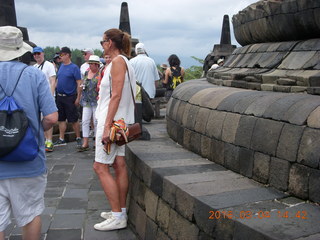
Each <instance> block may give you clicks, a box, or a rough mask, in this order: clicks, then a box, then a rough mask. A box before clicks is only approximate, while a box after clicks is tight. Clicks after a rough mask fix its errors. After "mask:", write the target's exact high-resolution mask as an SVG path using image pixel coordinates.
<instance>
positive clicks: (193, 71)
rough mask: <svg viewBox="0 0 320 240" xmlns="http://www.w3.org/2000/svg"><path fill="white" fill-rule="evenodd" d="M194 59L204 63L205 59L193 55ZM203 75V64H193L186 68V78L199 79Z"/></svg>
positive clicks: (186, 79)
mask: <svg viewBox="0 0 320 240" xmlns="http://www.w3.org/2000/svg"><path fill="white" fill-rule="evenodd" d="M191 57H192V58H193V59H194V60H196V61H198V62H199V63H200V64H202V65H203V63H204V60H203V59H200V58H197V57H195V56H191ZM201 75H202V66H191V67H189V68H187V69H186V70H185V75H184V80H185V81H188V80H191V79H199V78H200V77H201Z"/></svg>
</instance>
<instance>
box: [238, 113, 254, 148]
mask: <svg viewBox="0 0 320 240" xmlns="http://www.w3.org/2000/svg"><path fill="white" fill-rule="evenodd" d="M256 121H257V118H255V117H251V116H241V118H240V120H239V124H238V129H237V133H236V136H235V141H234V142H235V144H236V145H238V146H242V147H246V148H250V146H251V138H252V134H253V129H254V126H255V124H256Z"/></svg>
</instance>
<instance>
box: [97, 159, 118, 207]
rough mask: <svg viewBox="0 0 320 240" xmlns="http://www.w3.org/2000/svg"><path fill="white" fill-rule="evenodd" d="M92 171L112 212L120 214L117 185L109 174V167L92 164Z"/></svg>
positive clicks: (101, 164)
mask: <svg viewBox="0 0 320 240" xmlns="http://www.w3.org/2000/svg"><path fill="white" fill-rule="evenodd" d="M93 169H94V171H95V172H96V174H97V175H98V177H99V180H100V183H101V185H102V188H103V191H104V193H105V194H106V196H107V198H108V200H109V202H110V205H111V210H112V212H121V207H120V193H119V189H118V185H117V183H116V181H115V179H114V178H113V176H112V175H111V173H110V169H109V165H107V164H103V163H98V162H94V164H93Z"/></svg>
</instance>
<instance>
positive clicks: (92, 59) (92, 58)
mask: <svg viewBox="0 0 320 240" xmlns="http://www.w3.org/2000/svg"><path fill="white" fill-rule="evenodd" d="M88 63H96V64H100V63H101V62H100V58H99V57H98V56H97V55H91V56H90V57H89V60H88Z"/></svg>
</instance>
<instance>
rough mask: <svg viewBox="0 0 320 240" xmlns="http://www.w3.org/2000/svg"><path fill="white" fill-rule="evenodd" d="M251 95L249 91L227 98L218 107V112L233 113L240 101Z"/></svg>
mask: <svg viewBox="0 0 320 240" xmlns="http://www.w3.org/2000/svg"><path fill="white" fill-rule="evenodd" d="M249 95H251V93H250V92H248V91H247V90H243V91H242V92H236V93H234V94H232V95H230V96H228V97H227V98H225V99H224V100H223V101H222V102H221V103H220V104H219V106H218V108H217V110H219V111H227V112H231V111H233V109H234V106H235V105H236V104H237V103H238V101H239V99H242V98H245V97H247V96H249Z"/></svg>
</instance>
